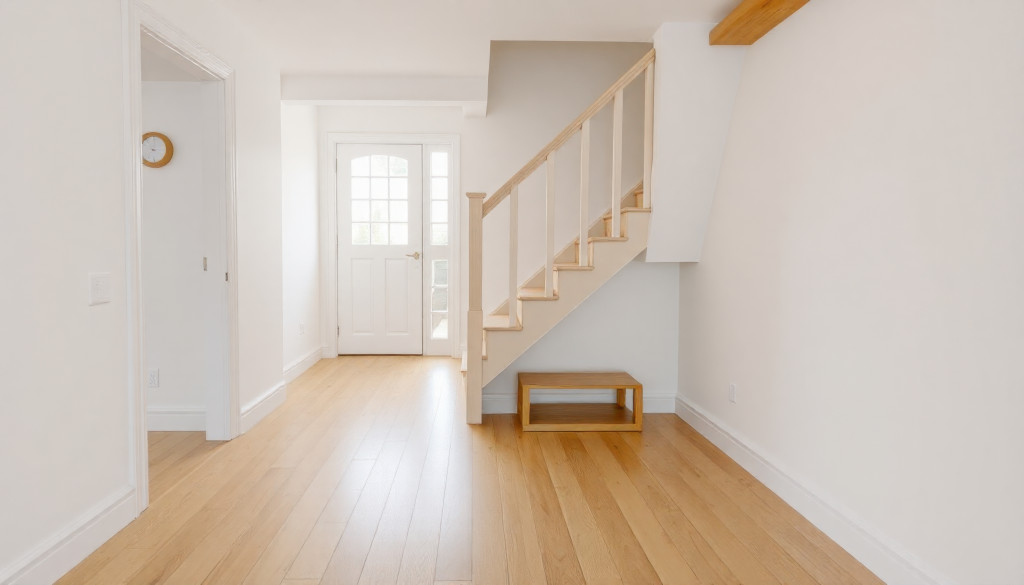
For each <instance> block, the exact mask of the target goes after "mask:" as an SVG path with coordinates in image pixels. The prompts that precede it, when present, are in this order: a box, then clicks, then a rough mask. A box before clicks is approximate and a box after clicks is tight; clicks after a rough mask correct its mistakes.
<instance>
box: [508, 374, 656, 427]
mask: <svg viewBox="0 0 1024 585" xmlns="http://www.w3.org/2000/svg"><path fill="white" fill-rule="evenodd" d="M534 389H547V390H566V389H573V390H575V389H581V390H589V389H598V390H600V389H610V390H615V394H616V397H615V398H616V399H615V403H607V404H593V403H591V404H587V403H552V404H531V403H530V391H531V390H534ZM626 390H632V391H633V405H632V409H630V408H627V407H626ZM643 404H644V387H643V385H642V384H640V382H637V381H636V379H634V378H633V376H630V375H629V374H627V373H626V372H579V373H572V372H543V373H542V372H537V373H529V372H522V373H520V374H519V394H518V399H517V410H518V412H519V420H520V421H521V422H522V425H523V430H524V431H639V430H643Z"/></svg>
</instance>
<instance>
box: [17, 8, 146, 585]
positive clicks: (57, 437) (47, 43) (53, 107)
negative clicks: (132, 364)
mask: <svg viewBox="0 0 1024 585" xmlns="http://www.w3.org/2000/svg"><path fill="white" fill-rule="evenodd" d="M120 24H121V10H120V3H119V2H118V1H117V0H99V1H96V2H89V3H88V4H86V3H83V2H77V1H73V0H57V1H56V2H54V3H53V4H50V6H49V8H48V9H47V10H40V9H39V5H38V4H37V3H35V2H29V1H18V0H15V1H12V2H3V3H0V67H2V70H3V71H4V75H3V78H2V81H0V87H2V93H3V96H4V97H3V103H4V107H3V108H0V129H2V132H3V135H4V139H3V140H0V160H2V161H3V164H2V165H0V202H2V210H3V211H2V212H0V266H2V267H3V272H4V281H5V283H6V284H5V285H4V286H3V287H0V314H2V317H0V322H2V325H0V371H2V372H3V382H2V384H3V391H2V392H0V396H2V398H3V408H0V461H2V462H3V463H2V464H3V468H4V471H3V488H2V492H3V497H2V498H0V518H2V519H3V520H2V522H0V582H3V581H5V580H6V578H7V577H9V576H10V575H11V573H12V572H15V571H18V570H19V569H21V568H23V567H24V566H25V565H27V564H28V563H30V562H31V561H33V560H34V559H35V558H36V557H37V556H38V554H39V553H40V552H42V549H44V548H46V547H47V545H48V544H52V542H53V538H54V537H55V535H58V534H61V533H62V532H63V531H66V530H68V529H69V528H70V527H75V526H78V525H80V524H82V523H83V522H84V521H85V520H88V519H92V517H93V516H95V514H96V513H97V512H96V511H95V507H96V506H97V505H98V504H103V505H104V506H103V507H106V506H107V505H110V504H113V503H115V502H117V501H120V498H121V497H122V496H124V495H125V494H126V493H129V492H130V487H129V478H128V466H129V454H128V391H127V386H126V382H127V367H128V361H127V357H128V353H127V351H128V350H127V347H126V344H125V331H126V329H127V321H126V309H125V293H124V282H125V280H124V263H125V255H124V199H123V195H122V187H121V180H122V164H121V160H122V159H121V156H122V155H121V139H122V134H123V123H122V110H121V108H122V105H121V32H120V31H121V28H120ZM69 88H74V89H73V90H69ZM90 272H108V273H110V275H111V279H112V282H113V283H114V286H113V288H112V294H113V302H111V303H109V304H104V305H97V306H92V307H90V306H88V300H89V297H88V292H89V288H88V274H89V273H90ZM131 504H132V507H133V505H134V502H131Z"/></svg>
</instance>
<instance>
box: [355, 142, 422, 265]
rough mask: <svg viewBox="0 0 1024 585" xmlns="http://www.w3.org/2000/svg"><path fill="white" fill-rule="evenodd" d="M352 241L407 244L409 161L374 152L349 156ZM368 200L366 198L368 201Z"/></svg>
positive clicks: (363, 244)
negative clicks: (368, 154) (351, 157)
mask: <svg viewBox="0 0 1024 585" xmlns="http://www.w3.org/2000/svg"><path fill="white" fill-rule="evenodd" d="M351 169H352V189H351V194H352V218H351V221H352V222H353V223H352V243H353V244H355V245H360V246H366V245H371V246H389V245H390V246H406V245H408V244H409V223H408V222H409V202H408V199H409V160H408V159H405V158H402V157H399V156H388V155H383V154H374V155H371V156H361V157H358V158H354V159H352V163H351ZM367 199H369V201H367Z"/></svg>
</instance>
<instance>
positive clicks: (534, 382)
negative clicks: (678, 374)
mask: <svg viewBox="0 0 1024 585" xmlns="http://www.w3.org/2000/svg"><path fill="white" fill-rule="evenodd" d="M519 384H520V385H522V386H532V387H535V388H548V389H558V388H580V389H583V388H618V387H626V388H628V387H635V386H639V385H640V382H637V381H636V378H634V377H633V376H630V375H629V374H627V373H626V372H520V374H519Z"/></svg>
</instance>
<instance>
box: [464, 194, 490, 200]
mask: <svg viewBox="0 0 1024 585" xmlns="http://www.w3.org/2000/svg"><path fill="white" fill-rule="evenodd" d="M466 197H468V198H470V199H483V198H484V197H487V193H466Z"/></svg>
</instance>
